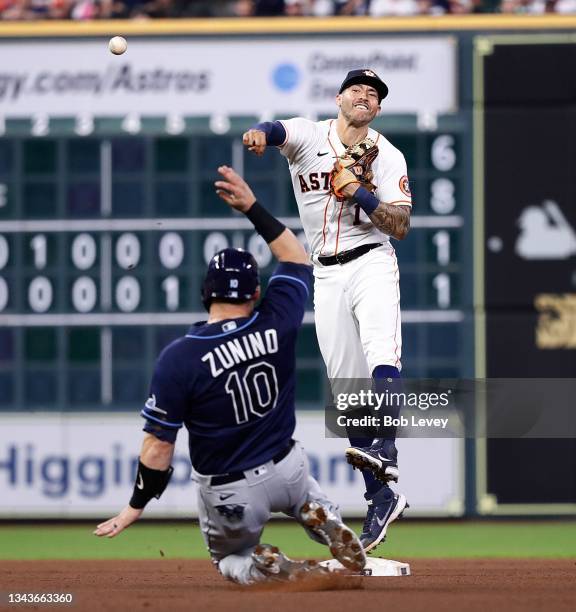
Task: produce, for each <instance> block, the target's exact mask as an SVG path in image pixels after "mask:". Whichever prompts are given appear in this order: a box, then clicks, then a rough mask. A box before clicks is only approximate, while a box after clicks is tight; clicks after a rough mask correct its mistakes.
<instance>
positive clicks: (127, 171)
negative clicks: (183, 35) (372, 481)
mask: <svg viewBox="0 0 576 612" xmlns="http://www.w3.org/2000/svg"><path fill="white" fill-rule="evenodd" d="M250 124H251V122H247V121H245V122H244V124H242V121H240V122H237V123H234V122H233V123H232V125H231V127H230V129H229V130H222V129H212V130H210V129H206V127H202V128H201V129H198V128H197V126H198V125H200V122H198V121H196V122H195V123H191V122H186V121H185V120H183V121H182V122H181V124H180V125H181V128H182V129H181V130H179V133H178V134H177V135H173V133H170V130H168V131H167V128H169V127H170V126H167V125H165V124H163V123H162V122H160V121H156V122H155V123H150V124H146V122H145V121H142V122H141V121H139V120H138V121H136V122H135V121H134V120H133V118H132V119H131V121H130V122H127V121H126V120H124V119H118V121H117V123H114V122H113V121H112V122H111V121H108V123H104V124H98V122H92V123H91V124H90V126H91V127H90V129H86V126H85V125H84V124H83V126H80V127H82V130H79V127H78V124H77V122H75V121H73V120H69V121H66V120H60V121H59V122H55V123H54V122H53V123H50V121H48V120H45V121H43V122H42V125H41V128H42V129H41V130H40V129H38V125H37V121H36V122H35V121H34V120H30V121H27V120H26V121H25V120H19V121H17V122H14V123H13V124H11V123H10V122H9V121H7V122H6V123H5V124H4V125H3V129H4V130H5V132H4V136H3V137H2V138H0V409H2V410H22V409H29V410H38V409H42V410H78V409H95V410H96V409H99V408H102V407H107V408H108V409H120V410H122V409H135V408H136V407H138V406H139V405H140V403H141V402H142V401H143V398H145V397H146V393H147V385H148V381H149V378H150V374H151V371H152V368H153V365H154V360H155V358H156V356H157V355H158V353H159V351H160V350H161V349H162V348H163V346H165V345H166V344H167V343H168V342H170V341H171V340H172V339H174V338H176V337H178V336H180V335H182V334H183V333H185V331H186V329H187V326H188V325H191V324H192V323H194V322H195V321H197V320H200V319H202V318H203V317H205V313H203V310H202V306H201V302H200V287H201V283H202V278H203V274H204V270H205V266H206V263H207V261H208V260H209V259H210V257H211V256H212V254H213V253H214V252H216V251H217V250H219V249H222V248H224V247H226V246H236V247H243V248H246V249H248V250H250V251H251V252H252V253H253V254H254V255H255V256H256V258H257V260H258V262H259V264H260V266H261V267H262V273H263V281H264V283H265V282H266V279H267V277H268V276H269V274H270V273H271V271H272V269H273V261H272V256H271V253H270V251H269V250H268V247H267V246H266V244H265V243H264V242H263V241H262V239H261V238H260V237H259V236H258V235H257V234H255V232H254V231H253V229H252V227H251V225H250V224H249V223H248V222H247V221H246V220H245V219H244V218H243V217H242V216H241V215H238V214H237V213H234V212H233V211H230V210H229V209H228V208H227V207H226V206H225V205H224V204H223V203H222V202H221V201H220V200H219V198H218V197H217V196H216V195H215V193H214V188H213V182H214V180H215V179H216V175H217V173H216V168H217V166H219V165H221V164H228V165H232V166H234V167H235V168H236V169H238V170H239V171H240V172H241V173H243V174H244V176H245V178H246V179H247V180H248V182H249V183H250V184H251V186H252V188H253V190H254V191H255V193H256V195H257V197H258V198H259V200H260V201H261V202H262V203H263V204H264V205H265V206H267V207H268V208H269V209H270V210H271V211H272V212H273V213H274V214H275V215H277V216H280V217H281V218H282V219H283V220H284V222H285V223H286V224H287V225H288V226H289V227H291V228H292V229H293V230H294V231H296V233H297V234H298V235H299V236H300V237H301V238H302V240H303V241H305V239H304V235H303V233H302V231H301V225H300V221H299V219H298V216H297V208H296V204H295V202H294V199H293V195H292V187H291V183H290V175H289V173H288V170H287V166H286V162H285V160H284V158H282V156H281V155H280V154H279V153H278V152H277V151H275V150H269V151H267V153H266V155H265V156H264V157H263V158H256V157H254V156H252V155H251V154H248V153H246V152H245V151H244V149H243V146H242V143H241V133H242V131H243V129H244V128H246V127H247V126H248V125H250ZM205 125H209V122H208V121H206V123H205V124H204V126H205ZM375 127H376V129H379V130H381V131H382V132H383V133H384V134H386V135H387V137H388V138H389V139H390V140H391V141H392V143H393V144H395V145H396V146H397V147H398V148H399V149H400V150H401V151H402V152H403V153H404V154H405V156H406V160H407V163H408V170H409V175H410V179H411V186H412V191H413V194H414V210H413V217H412V228H413V229H412V231H411V232H410V234H409V235H408V237H407V238H406V240H404V241H402V242H399V243H395V247H396V249H397V254H398V259H399V266H400V275H401V294H402V308H403V323H404V325H403V337H404V355H403V363H404V372H405V374H406V376H413V377H417V376H418V377H419V376H421V377H427V378H433V377H452V378H456V377H463V376H470V375H471V372H472V367H473V366H472V363H471V357H469V355H471V354H472V350H471V342H472V340H471V337H472V333H471V327H472V326H471V324H469V322H470V319H471V310H472V298H471V287H472V279H470V278H468V276H469V275H467V274H465V270H467V269H468V270H470V269H471V267H472V266H471V257H472V255H471V249H470V248H468V246H467V245H470V244H471V237H470V236H471V233H470V227H469V226H470V223H468V221H469V220H470V218H471V212H470V210H471V205H469V202H470V200H471V198H470V194H469V192H468V189H469V187H467V185H468V184H469V183H470V181H469V180H468V178H469V176H470V172H471V170H470V169H471V160H470V157H469V155H470V153H468V151H469V150H470V148H471V147H470V146H469V142H468V140H467V139H468V138H469V133H470V132H469V129H468V122H467V120H466V118H465V117H464V116H461V115H458V114H455V115H451V116H445V117H440V118H439V121H438V123H437V124H436V125H433V126H426V129H421V128H419V127H418V125H417V121H416V118H415V117H414V116H410V117H406V116H397V117H396V116H388V117H386V119H382V120H380V123H377V124H376V125H375ZM173 131H174V130H172V132H173ZM221 132H224V133H221ZM469 327H470V333H468V328H469ZM335 333H336V330H335ZM323 380H324V366H323V363H322V360H321V358H320V354H319V350H318V347H317V343H316V337H315V331H314V326H313V312H312V303H311V302H310V304H309V305H308V311H307V313H306V317H305V325H304V327H303V329H302V332H301V334H300V339H299V345H298V405H299V407H304V408H305V407H318V406H319V404H320V402H321V401H322V399H323V393H324V386H323Z"/></svg>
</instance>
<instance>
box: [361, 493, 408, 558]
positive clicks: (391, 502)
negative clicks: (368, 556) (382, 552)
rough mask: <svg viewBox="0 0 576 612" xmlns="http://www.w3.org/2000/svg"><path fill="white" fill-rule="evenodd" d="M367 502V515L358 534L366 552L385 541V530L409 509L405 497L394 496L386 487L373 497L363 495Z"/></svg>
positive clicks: (400, 495)
mask: <svg viewBox="0 0 576 612" xmlns="http://www.w3.org/2000/svg"><path fill="white" fill-rule="evenodd" d="M364 497H365V498H366V501H367V502H368V513H367V514H366V518H365V519H364V526H363V527H362V533H361V534H360V542H361V543H362V546H363V547H364V550H365V551H366V552H369V551H371V550H374V549H375V548H376V546H378V544H381V543H382V542H383V541H384V540H385V539H386V530H387V529H388V526H389V525H390V523H392V522H393V521H395V520H397V519H400V518H402V514H403V512H404V510H406V508H409V507H410V506H409V505H408V502H407V501H406V497H405V496H404V495H402V493H399V494H396V493H394V491H392V489H391V488H390V487H388V486H383V487H382V488H381V489H380V490H379V491H378V492H377V493H375V494H374V495H371V496H369V495H367V494H366V495H364Z"/></svg>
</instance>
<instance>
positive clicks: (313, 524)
mask: <svg viewBox="0 0 576 612" xmlns="http://www.w3.org/2000/svg"><path fill="white" fill-rule="evenodd" d="M300 518H301V519H302V522H303V523H304V525H306V527H307V528H308V529H309V530H310V531H312V532H314V533H315V534H316V535H317V536H319V537H320V538H321V539H322V540H324V542H326V544H327V545H328V546H329V547H330V552H331V553H332V556H333V557H334V559H336V560H338V561H339V562H340V563H341V564H342V565H343V566H344V567H346V568H347V569H349V570H352V571H354V572H360V571H361V570H363V569H364V566H365V565H366V555H365V553H364V550H363V549H362V544H361V542H360V540H359V539H358V537H357V536H356V534H355V533H354V532H353V531H352V529H350V528H349V527H346V525H345V524H344V523H343V522H342V521H341V520H340V519H339V518H338V516H337V515H336V514H334V513H333V512H331V511H330V510H329V509H328V508H326V507H325V506H322V505H321V504H319V503H318V502H307V503H306V504H304V505H303V506H302V508H300Z"/></svg>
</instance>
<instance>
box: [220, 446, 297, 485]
mask: <svg viewBox="0 0 576 612" xmlns="http://www.w3.org/2000/svg"><path fill="white" fill-rule="evenodd" d="M293 447H294V440H290V442H289V444H288V446H287V447H286V448H285V449H283V450H281V451H280V452H279V453H278V454H277V455H274V457H272V459H271V461H273V462H274V463H280V461H282V459H284V458H285V457H287V456H288V453H289V452H290V451H291V450H292V448H293ZM254 467H257V466H254ZM248 469H251V470H252V469H254V468H248ZM244 471H247V470H244ZM244 471H242V472H228V474H219V475H218V476H212V478H211V479H210V486H211V487H217V486H218V485H225V484H230V483H231V482H236V481H238V480H243V479H244V478H246V476H245V474H244Z"/></svg>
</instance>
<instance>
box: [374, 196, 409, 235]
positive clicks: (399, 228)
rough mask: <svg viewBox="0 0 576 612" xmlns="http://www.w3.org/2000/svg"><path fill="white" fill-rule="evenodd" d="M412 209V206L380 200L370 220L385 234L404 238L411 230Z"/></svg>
mask: <svg viewBox="0 0 576 612" xmlns="http://www.w3.org/2000/svg"><path fill="white" fill-rule="evenodd" d="M410 211H411V208H410V206H403V205H401V204H387V203H386V202H380V204H379V205H378V208H376V210H375V211H374V212H373V213H372V214H371V215H370V221H372V223H373V224H374V225H375V226H376V227H377V228H378V229H379V230H380V231H382V232H384V233H385V234H388V235H389V236H392V237H393V238H396V239H397V240H403V239H404V238H406V234H408V231H409V230H410Z"/></svg>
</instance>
